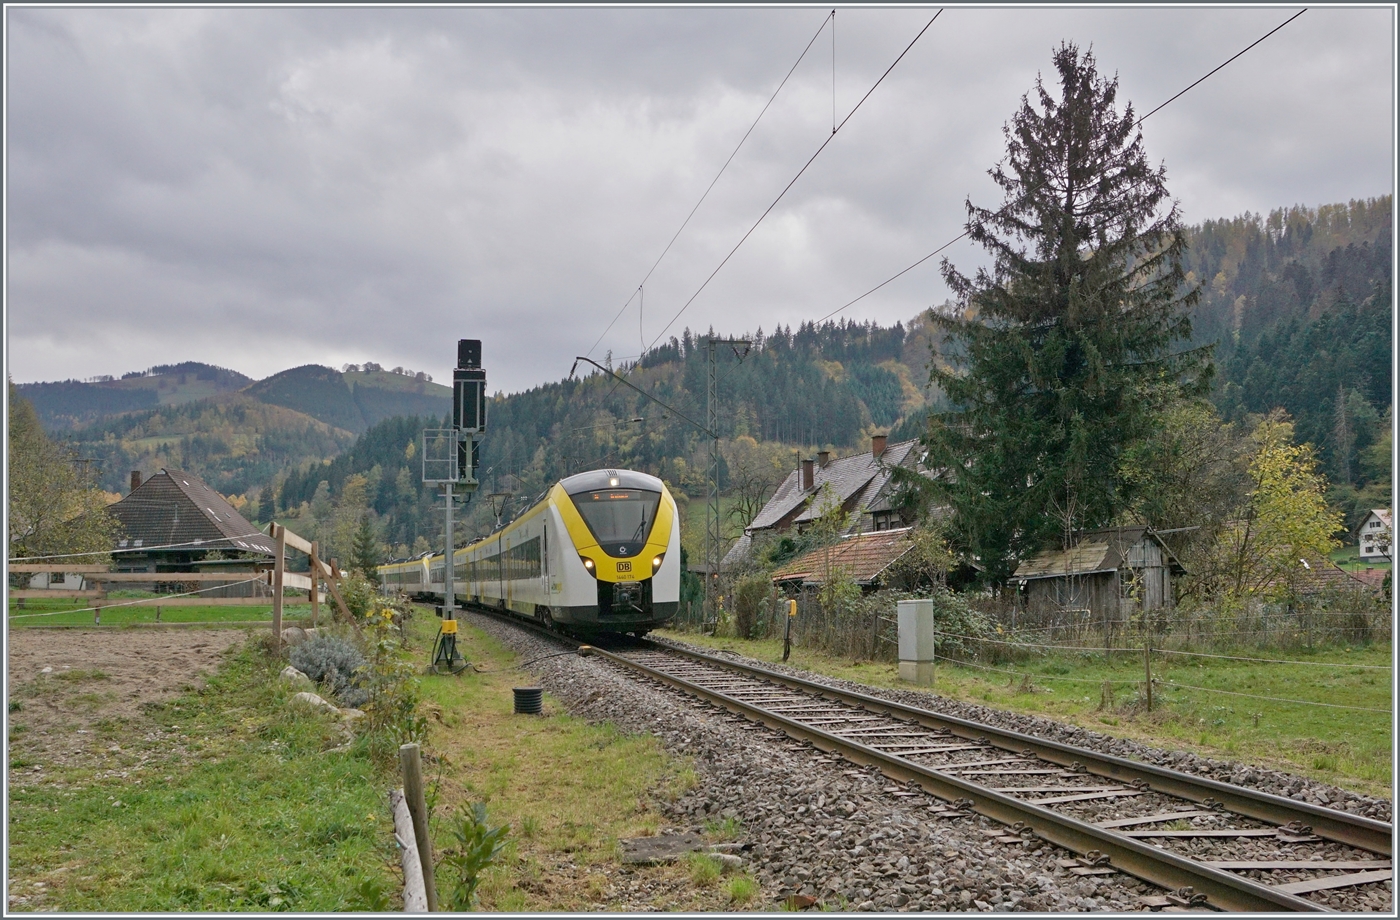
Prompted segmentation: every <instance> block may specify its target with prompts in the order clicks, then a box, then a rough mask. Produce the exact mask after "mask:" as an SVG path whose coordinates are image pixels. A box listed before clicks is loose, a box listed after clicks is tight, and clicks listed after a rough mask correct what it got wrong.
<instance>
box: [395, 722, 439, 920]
mask: <svg viewBox="0 0 1400 920" xmlns="http://www.w3.org/2000/svg"><path fill="white" fill-rule="evenodd" d="M399 767H400V769H401V770H402V771H403V794H404V798H405V799H407V800H408V813H409V815H410V816H412V818H413V837H414V840H415V841H416V842H417V844H418V859H419V861H420V862H422V864H423V888H424V893H425V894H427V896H428V912H429V913H433V912H435V911H436V910H437V909H438V902H437V883H436V882H435V881H434V879H433V841H432V837H431V836H430V835H429V834H428V803H427V800H426V799H425V798H424V797H423V761H422V758H421V755H420V753H419V750H418V745H416V744H401V745H399Z"/></svg>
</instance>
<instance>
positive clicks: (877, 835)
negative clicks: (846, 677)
mask: <svg viewBox="0 0 1400 920" xmlns="http://www.w3.org/2000/svg"><path fill="white" fill-rule="evenodd" d="M469 619H470V621H471V622H472V624H473V625H475V626H477V627H479V628H481V629H482V630H484V631H486V632H488V633H490V634H491V635H493V636H495V637H496V638H497V639H499V640H500V641H502V642H503V643H505V644H506V645H507V646H509V647H511V648H513V649H515V650H516V651H517V652H519V653H520V654H521V655H522V656H524V657H525V658H526V659H527V660H528V659H529V658H534V657H538V656H541V655H547V654H549V653H550V652H552V651H558V646H557V645H555V644H553V643H550V642H549V641H548V640H545V639H543V638H541V637H538V636H535V635H533V634H530V633H527V632H524V631H522V630H518V629H515V628H513V627H510V626H508V625H506V624H503V623H500V622H499V621H496V620H494V619H491V618H488V617H483V616H478V615H469ZM705 651H708V650H705ZM728 654H729V657H733V658H735V659H737V660H744V659H743V658H742V656H738V655H733V654H732V653H728ZM764 666H765V667H774V668H775V669H777V670H782V667H781V666H773V665H768V664H764ZM531 670H532V671H533V672H534V673H535V674H536V676H537V677H538V679H539V682H540V685H541V686H543V687H544V688H545V689H546V690H548V691H549V692H550V693H551V694H553V695H554V696H555V697H557V698H558V699H560V700H561V701H562V702H563V703H564V704H565V705H566V706H567V707H568V708H569V709H570V711H572V712H574V713H576V714H577V715H580V716H582V717H584V718H587V719H590V720H595V721H609V722H612V723H614V724H615V725H617V726H618V727H619V728H620V729H622V730H624V731H628V732H635V733H646V734H651V735H654V736H656V737H657V738H658V739H659V740H660V741H661V743H662V744H663V745H664V746H665V747H666V748H667V749H668V750H670V751H672V752H674V753H678V754H682V755H687V756H689V757H691V758H693V760H694V763H695V770H696V774H697V776H698V777H699V780H700V781H699V784H698V785H697V788H695V789H694V790H692V791H691V792H690V793H688V794H686V795H685V796H682V797H681V798H680V799H679V800H678V801H676V802H674V803H670V804H667V805H665V806H663V810H664V813H666V814H667V815H668V817H669V818H670V820H672V821H674V822H675V827H674V828H672V830H676V831H679V830H685V829H691V830H700V829H702V828H704V826H705V824H706V822H720V821H723V820H725V819H737V820H738V821H739V822H740V823H741V827H742V830H741V832H740V838H739V839H740V842H742V843H743V844H745V846H746V849H745V850H744V852H743V857H744V859H745V861H746V863H747V865H746V868H747V870H748V871H750V872H751V873H752V874H753V875H754V877H755V878H757V880H758V881H759V882H760V884H761V886H762V894H763V901H762V902H760V904H761V905H766V907H765V906H760V907H759V909H772V907H773V906H774V904H773V902H774V901H775V900H780V899H783V898H785V897H787V896H788V895H792V894H799V895H807V896H809V897H811V898H815V899H817V901H818V902H820V903H821V904H823V905H828V906H832V907H845V908H846V909H858V910H903V911H910V910H958V911H977V910H981V911H1012V910H1019V911H1071V910H1111V911H1124V910H1141V909H1142V906H1141V899H1142V897H1143V896H1144V895H1149V894H1160V890H1159V889H1156V888H1155V887H1153V886H1150V885H1147V884H1145V883H1143V882H1139V881H1138V880H1136V879H1133V878H1132V877H1130V876H1125V875H1110V876H1090V877H1079V876H1075V875H1073V874H1071V873H1069V872H1068V871H1066V870H1065V869H1063V868H1061V867H1060V866H1059V865H1058V864H1057V861H1058V860H1060V859H1064V858H1067V857H1069V856H1071V855H1072V854H1070V853H1068V852H1066V851H1064V850H1060V849H1058V848H1056V847H1054V846H1051V845H1049V844H1046V843H1044V842H1043V841H1039V840H1034V841H1030V842H1020V843H1014V844H1004V843H1000V842H997V841H994V840H992V839H991V838H990V837H989V836H988V834H987V832H988V831H991V830H992V829H993V828H998V827H1000V825H997V824H996V823H995V822H992V821H990V820H988V819H986V818H982V817H980V816H974V817H963V818H946V817H938V816H936V815H934V814H933V811H932V809H931V808H930V807H929V806H930V804H931V803H932V802H933V801H934V800H933V799H931V798H930V797H928V796H927V795H925V794H924V793H923V792H922V791H919V792H915V793H910V792H909V791H907V790H904V789H902V788H900V787H898V786H896V785H895V784H894V783H892V782H891V781H890V780H889V779H887V778H885V777H884V776H883V775H881V774H880V773H879V771H878V770H876V769H874V768H857V767H855V766H853V765H852V764H850V763H848V762H846V761H844V760H841V759H839V758H835V757H827V756H825V755H822V754H820V752H816V751H814V750H813V749H812V748H810V747H808V746H807V745H805V744H800V743H798V742H795V741H793V740H792V739H789V738H787V737H786V736H784V735H782V734H780V733H778V732H775V731H772V730H770V729H767V728H765V727H762V726H758V725H754V724H753V723H750V722H748V721H746V720H744V719H741V718H739V717H737V716H733V715H731V714H729V713H727V712H724V711H722V710H720V709H718V708H712V707H708V706H706V705H704V704H697V703H696V702H695V701H694V700H693V699H691V698H689V697H685V696H682V695H681V694H680V693H679V691H675V690H672V689H671V688H669V687H665V686H662V685H659V684H652V683H649V682H643V681H640V680H638V679H636V678H635V677H632V676H629V675H626V674H624V673H622V672H621V671H619V670H617V669H616V668H615V667H614V666H612V665H609V664H607V663H605V662H603V661H601V660H599V659H597V658H578V657H576V656H560V657H552V658H546V659H544V660H542V661H540V662H538V663H536V664H535V665H533V666H532V669H531ZM792 673H794V674H797V675H798V676H802V677H805V678H807V679H810V680H817V681H821V682H824V683H828V684H831V685H835V686H842V687H847V688H850V689H856V690H860V691H862V692H866V693H870V694H872V695H877V696H881V697H884V698H887V699H892V700H897V701H900V702H905V703H911V704H914V705H919V706H922V707H925V708H929V709H933V710H937V711H940V712H946V713H949V714H951V715H956V716H960V717H962V718H967V719H975V720H978V721H983V722H987V723H990V724H994V725H999V726H1004V727H1007V728H1013V729H1016V730H1018V731H1024V732H1027V733H1031V734H1036V735H1039V736H1041V737H1047V738H1054V739H1056V740H1060V741H1064V742H1066V743H1070V744H1077V745H1081V746H1084V747H1089V748H1093V749H1095V750H1099V751H1104V752H1107V753H1112V754H1118V755H1120V756H1125V757H1132V758H1134V759H1140V760H1145V761H1149V762H1152V763H1160V764H1164V765H1166V766H1170V767H1173V768H1175V769H1181V770H1187V771H1189V772H1194V773H1199V774H1203V775H1208V776H1213V777H1216V778H1219V779H1225V780H1230V781H1233V782H1239V783H1241V784H1244V785H1252V786H1255V787H1256V788H1261V789H1268V790H1269V791H1277V792H1279V793H1280V794H1285V795H1290V796H1292V797H1294V798H1306V799H1307V800H1309V801H1321V802H1324V803H1326V802H1331V803H1332V804H1333V806H1334V807H1343V808H1346V809H1347V810H1349V811H1354V812H1357V813H1361V814H1367V815H1371V816H1374V817H1381V818H1383V819H1384V820H1389V817H1390V803H1388V802H1384V801H1381V800H1373V799H1367V798H1365V797H1362V796H1357V795H1354V794H1352V793H1347V792H1343V791H1342V790H1338V789H1335V788H1333V787H1327V786H1324V785H1321V784H1317V783H1311V782H1309V781H1307V780H1301V779H1299V778H1297V777H1292V776H1288V775H1286V774H1282V773H1277V772H1274V771H1266V770H1259V769H1257V768H1250V767H1245V766H1243V765H1239V764H1224V763H1219V762H1214V761H1209V760H1207V759H1205V758H1198V757H1195V756H1194V755H1180V754H1175V753H1171V752H1165V751H1156V750H1153V749H1150V748H1147V747H1145V746H1143V745H1139V744H1136V743H1134V742H1128V741H1122V740H1119V739H1114V738H1109V737H1107V736H1104V735H1099V734H1096V733H1093V732H1088V731H1085V730H1083V729H1079V728H1076V727H1074V726H1068V725H1063V724H1061V723H1056V722H1052V721H1050V720H1046V719H1040V718H1035V717H1029V716H1020V715H1014V714H1011V713H1006V712H1000V711H997V710H992V709H987V708H985V707H981V706H972V705H968V704H964V703H959V702H956V701H953V700H947V699H944V698H942V697H938V696H934V695H932V694H927V693H920V692H915V691H899V690H880V689H877V688H870V687H866V686H863V685H855V684H850V683H848V682H844V681H838V680H829V679H824V678H821V677H818V676H815V675H812V674H810V673H807V672H797V671H792ZM1324 797H1325V799H1324ZM637 906H638V907H641V906H642V905H640V904H639V905H637ZM1358 906H1359V905H1358ZM1372 909H1374V908H1372Z"/></svg>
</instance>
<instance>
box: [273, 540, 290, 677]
mask: <svg viewBox="0 0 1400 920" xmlns="http://www.w3.org/2000/svg"><path fill="white" fill-rule="evenodd" d="M272 539H273V540H274V541H275V542H276V544H277V556H276V558H275V559H274V560H273V564H272V638H273V642H274V643H275V644H274V646H273V647H274V648H276V649H277V650H278V651H279V652H280V651H281V650H282V573H283V571H285V569H286V566H287V528H285V527H283V526H282V525H281V524H278V523H276V522H273V525H272Z"/></svg>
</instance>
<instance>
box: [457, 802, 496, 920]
mask: <svg viewBox="0 0 1400 920" xmlns="http://www.w3.org/2000/svg"><path fill="white" fill-rule="evenodd" d="M509 833H510V825H509V824H502V825H501V826H500V827H491V826H490V824H489V823H488V822H487V818H486V805H485V803H483V802H477V803H475V804H474V805H472V807H471V809H470V810H469V809H466V808H459V809H458V810H457V814H456V815H455V816H453V818H452V838H453V840H454V841H455V844H456V845H455V846H453V847H450V848H449V849H448V850H446V851H445V852H444V853H443V854H442V863H443V865H444V866H446V867H447V868H449V869H451V870H452V873H453V875H454V876H455V878H453V879H452V889H451V892H450V893H449V894H448V899H447V909H448V910H454V911H458V910H471V909H472V905H473V903H474V902H475V901H476V888H477V885H478V884H480V882H481V873H483V872H485V871H486V870H487V869H488V868H489V867H490V866H491V864H492V863H494V862H495V861H496V858H497V857H498V856H499V855H500V853H501V850H503V849H504V848H505V845H506V835H507V834H509Z"/></svg>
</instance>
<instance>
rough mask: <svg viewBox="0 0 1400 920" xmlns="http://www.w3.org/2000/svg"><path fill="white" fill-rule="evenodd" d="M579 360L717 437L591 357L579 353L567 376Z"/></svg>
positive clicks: (711, 434)
mask: <svg viewBox="0 0 1400 920" xmlns="http://www.w3.org/2000/svg"><path fill="white" fill-rule="evenodd" d="M580 361H586V362H588V363H589V364H591V365H593V366H594V367H596V368H598V370H600V371H602V372H603V373H605V374H607V375H608V376H609V377H611V378H613V379H614V380H616V381H617V382H618V383H621V384H623V385H625V386H628V387H630V388H631V389H633V390H636V391H637V392H638V393H640V394H642V395H643V396H645V397H646V398H647V399H649V400H651V401H652V402H654V403H656V404H657V405H658V406H660V407H661V408H663V409H665V410H666V411H667V412H674V413H675V414H676V415H677V416H679V417H680V418H683V419H685V420H686V421H687V422H690V424H692V425H694V426H695V427H696V428H699V429H700V430H701V431H703V432H705V434H707V435H709V436H710V437H712V438H716V437H719V435H717V434H715V433H714V432H713V431H712V430H710V429H709V428H706V427H705V426H704V425H702V424H700V423H699V422H697V421H696V420H695V419H693V418H691V417H690V416H688V415H686V414H685V413H684V412H681V411H680V410H679V409H677V408H675V407H674V406H668V405H666V404H665V403H664V402H662V401H661V400H659V399H657V398H656V397H655V396H652V395H651V394H650V393H648V392H647V391H646V390H643V389H642V388H641V387H639V386H635V385H633V384H632V383H631V382H629V381H628V380H627V379H626V378H624V377H620V376H618V375H617V374H614V373H613V372H612V371H610V370H608V369H607V368H606V367H604V366H603V365H601V364H599V363H598V362H597V361H594V360H593V359H592V358H585V357H584V356H583V355H579V356H578V357H576V358H574V366H573V367H571V368H569V376H570V377H572V376H573V375H574V372H575V371H577V370H578V363H579V362H580Z"/></svg>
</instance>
